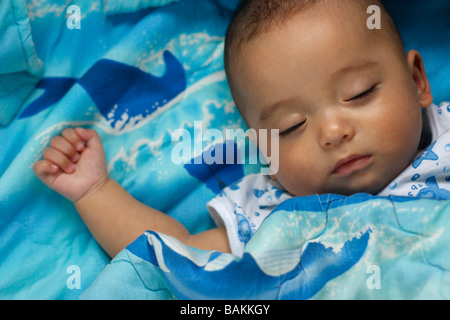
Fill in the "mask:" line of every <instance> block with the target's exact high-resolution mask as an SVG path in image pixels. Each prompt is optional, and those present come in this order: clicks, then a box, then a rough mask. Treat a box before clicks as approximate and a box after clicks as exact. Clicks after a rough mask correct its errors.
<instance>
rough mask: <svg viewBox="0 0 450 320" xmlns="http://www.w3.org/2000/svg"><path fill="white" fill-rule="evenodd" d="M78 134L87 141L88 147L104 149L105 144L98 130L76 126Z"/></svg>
mask: <svg viewBox="0 0 450 320" xmlns="http://www.w3.org/2000/svg"><path fill="white" fill-rule="evenodd" d="M75 132H76V133H77V134H78V136H79V137H80V138H81V139H82V140H83V141H85V142H86V146H87V147H92V148H96V149H103V145H102V142H101V139H100V136H99V135H98V133H97V131H95V130H92V129H84V128H75Z"/></svg>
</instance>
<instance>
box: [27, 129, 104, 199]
mask: <svg viewBox="0 0 450 320" xmlns="http://www.w3.org/2000/svg"><path fill="white" fill-rule="evenodd" d="M33 169H34V172H35V174H36V176H37V177H38V178H39V179H41V180H42V182H44V183H45V184H46V185H47V186H48V187H50V188H52V189H53V190H55V191H56V192H58V193H60V194H61V195H63V196H64V197H66V198H67V199H69V200H70V201H72V202H73V203H75V202H77V201H79V200H80V199H81V198H83V197H84V196H86V195H87V194H89V193H90V192H92V191H93V190H95V189H96V188H97V187H99V186H101V185H102V184H104V183H105V182H106V181H108V180H109V176H108V172H107V170H106V159H105V152H104V150H103V146H102V143H101V140H100V137H99V136H98V134H97V132H95V131H94V130H89V129H83V128H76V129H75V130H74V129H65V130H64V131H63V132H62V134H61V136H56V137H54V138H53V139H52V141H51V142H50V147H49V148H47V149H46V150H45V151H44V160H42V161H39V162H37V163H36V164H35V165H34V168H33Z"/></svg>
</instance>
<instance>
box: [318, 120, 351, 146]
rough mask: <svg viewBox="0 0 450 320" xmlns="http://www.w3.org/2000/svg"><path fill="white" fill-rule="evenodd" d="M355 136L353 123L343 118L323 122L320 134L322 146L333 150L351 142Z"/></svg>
mask: <svg viewBox="0 0 450 320" xmlns="http://www.w3.org/2000/svg"><path fill="white" fill-rule="evenodd" d="M354 134H355V131H354V128H353V126H352V125H351V123H350V122H349V121H348V120H346V119H342V118H333V119H328V120H325V121H323V122H322V124H321V132H320V137H319V139H320V145H321V146H322V147H323V148H325V149H328V148H333V147H335V146H338V145H341V144H343V143H345V142H346V141H350V140H351V139H352V138H353V136H354Z"/></svg>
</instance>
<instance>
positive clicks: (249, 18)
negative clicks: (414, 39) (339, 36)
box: [224, 0, 404, 73]
mask: <svg viewBox="0 0 450 320" xmlns="http://www.w3.org/2000/svg"><path fill="white" fill-rule="evenodd" d="M331 2H335V3H337V4H339V5H346V4H348V3H349V2H353V3H356V4H358V5H360V6H361V8H364V9H367V7H368V6H369V5H372V4H376V5H378V6H379V7H380V8H381V11H382V22H383V23H384V24H383V27H382V28H381V30H379V32H377V33H376V34H377V35H380V36H386V35H387V36H390V37H391V38H392V39H393V40H394V42H395V44H397V45H398V47H399V49H401V50H402V52H403V53H404V45H403V41H402V38H401V35H400V32H399V31H398V29H397V27H396V25H395V23H394V21H393V20H392V18H391V16H390V14H389V13H388V11H387V10H386V8H385V7H384V5H383V2H382V1H381V0H241V1H240V3H239V5H238V7H237V10H236V12H235V15H234V17H233V19H232V21H231V23H230V25H229V27H228V30H227V33H226V37H225V53H224V57H225V71H226V72H227V73H229V65H230V57H231V56H232V55H238V54H239V51H240V49H241V48H242V46H243V45H244V44H246V43H248V42H250V41H251V40H252V39H254V38H256V37H258V36H259V35H261V34H264V32H266V31H268V30H269V29H270V28H272V27H273V26H276V25H280V24H283V23H284V22H285V21H286V20H287V19H289V18H290V17H292V16H293V15H295V14H296V13H299V12H301V11H303V10H306V9H308V8H310V7H313V6H318V5H320V6H323V7H326V6H330V3H331ZM364 12H365V11H364ZM384 26H386V27H384Z"/></svg>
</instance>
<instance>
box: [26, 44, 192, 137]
mask: <svg viewBox="0 0 450 320" xmlns="http://www.w3.org/2000/svg"><path fill="white" fill-rule="evenodd" d="M163 57H164V62H165V65H166V71H165V74H164V75H163V76H162V77H155V76H153V75H151V74H149V73H146V72H144V71H142V70H140V69H138V68H135V67H131V66H129V65H126V64H123V63H120V62H117V61H113V60H108V59H102V60H99V61H97V62H96V63H95V64H94V65H93V66H92V67H91V68H90V69H89V70H88V71H87V72H86V73H85V74H84V75H83V76H82V77H81V78H80V79H76V78H64V77H49V78H43V79H42V80H41V81H40V82H39V83H38V85H37V88H40V89H44V93H43V94H42V96H40V97H39V98H38V99H36V100H35V101H33V102H32V103H31V104H30V105H29V106H28V107H27V108H26V109H25V110H24V111H23V112H22V114H21V115H20V117H19V118H27V117H31V116H33V115H35V114H37V113H39V112H41V111H43V110H45V109H47V108H49V107H51V106H52V105H54V104H55V103H57V102H58V101H60V100H61V99H62V98H63V97H64V95H65V94H66V93H67V92H68V91H69V90H70V88H72V86H73V85H74V84H79V85H80V86H82V87H83V89H84V90H85V91H86V92H87V93H88V94H89V96H90V97H91V99H92V100H93V101H94V103H95V104H96V105H97V107H98V109H99V111H100V112H101V114H102V115H103V116H104V117H105V118H110V117H111V115H112V122H111V124H110V125H111V126H112V127H113V128H114V126H115V124H116V122H117V121H119V120H122V115H123V114H124V113H127V114H128V117H129V118H131V117H135V116H139V115H142V116H147V115H148V114H151V113H153V112H155V111H156V110H157V109H159V108H161V107H162V106H164V105H165V104H167V102H169V101H170V100H172V99H173V98H175V97H176V96H178V95H179V94H180V93H181V92H183V91H184V90H185V89H186V79H185V72H184V69H183V66H182V65H181V63H180V62H179V61H178V60H177V59H176V58H175V57H174V56H173V54H172V53H170V52H169V51H165V52H164V54H163ZM112 111H114V112H112Z"/></svg>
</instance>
